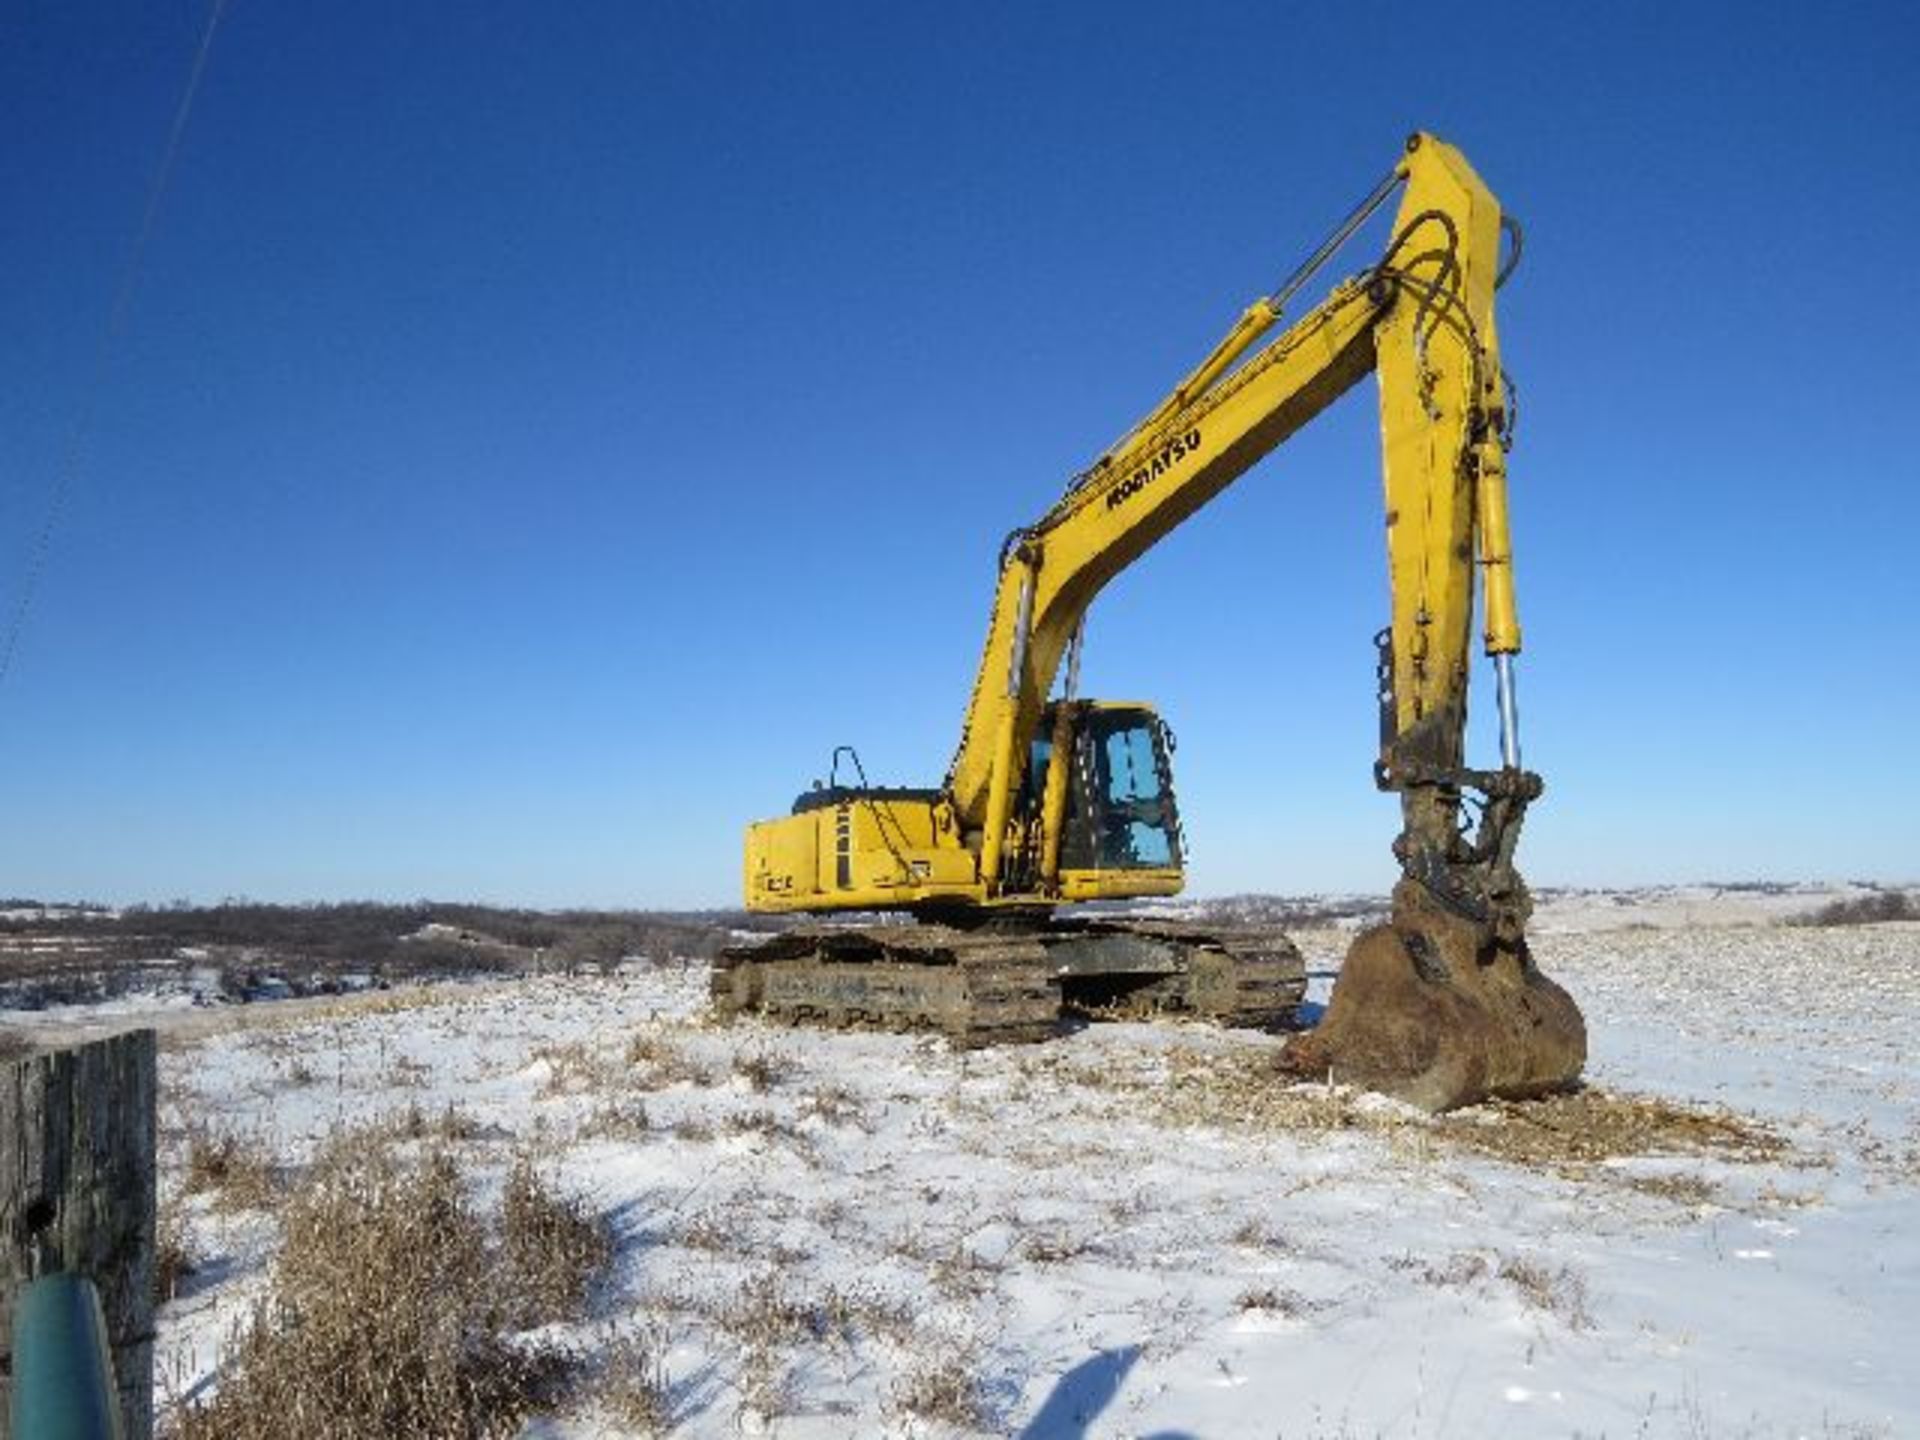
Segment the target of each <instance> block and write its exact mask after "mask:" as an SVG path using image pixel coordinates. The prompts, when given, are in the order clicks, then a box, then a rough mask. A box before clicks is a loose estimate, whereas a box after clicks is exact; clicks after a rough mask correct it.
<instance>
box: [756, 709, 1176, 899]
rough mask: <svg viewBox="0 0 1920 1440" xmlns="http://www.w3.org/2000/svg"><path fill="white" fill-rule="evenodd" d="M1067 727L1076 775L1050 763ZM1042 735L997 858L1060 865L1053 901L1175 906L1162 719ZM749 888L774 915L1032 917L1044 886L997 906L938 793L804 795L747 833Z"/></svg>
mask: <svg viewBox="0 0 1920 1440" xmlns="http://www.w3.org/2000/svg"><path fill="white" fill-rule="evenodd" d="M1062 715H1064V716H1065V717H1066V724H1067V725H1068V727H1069V733H1070V734H1071V735H1072V736H1073V737H1074V738H1073V739H1071V740H1070V741H1069V743H1068V745H1067V747H1066V751H1067V753H1069V754H1072V755H1074V756H1075V758H1076V761H1077V762H1078V763H1076V764H1075V765H1073V766H1071V767H1066V766H1063V767H1055V766H1053V765H1052V764H1051V756H1052V754H1053V753H1054V746H1053V740H1052V737H1053V736H1054V735H1055V734H1056V731H1057V728H1058V726H1059V725H1060V723H1061V717H1062ZM1041 730H1042V733H1043V734H1044V735H1045V736H1046V737H1048V738H1047V740H1046V741H1045V742H1044V743H1043V744H1041V745H1039V746H1037V747H1036V748H1037V749H1038V750H1039V752H1040V753H1039V754H1038V755H1035V756H1030V758H1029V761H1028V769H1027V776H1028V783H1027V784H1026V785H1025V786H1024V788H1023V792H1022V793H1021V794H1020V795H1019V796H1016V797H1015V803H1014V805H1013V806H1012V807H1011V811H1012V818H1011V823H1010V829H1009V834H1008V836H1007V837H1006V838H1005V839H1004V840H1003V843H1002V846H1001V852H1002V854H1003V855H1004V856H1006V857H1007V860H1008V864H1009V866H1010V867H1019V866H1025V867H1027V868H1037V864H1038V860H1039V858H1040V857H1041V856H1043V855H1052V856H1054V857H1056V859H1057V860H1058V864H1057V865H1056V867H1055V870H1054V874H1053V877H1052V879H1051V881H1050V882H1049V883H1048V885H1047V889H1046V893H1047V896H1048V898H1049V899H1050V900H1064V901H1077V900H1128V899H1138V898H1141V897H1145V896H1155V895H1174V894H1178V893H1179V891H1180V887H1181V884H1182V882H1183V878H1184V877H1183V872H1182V869H1181V865H1180V836H1179V825H1178V818H1177V812H1176V811H1175V809H1174V803H1173V795H1172V782H1171V775H1170V766H1169V764H1168V758H1169V756H1168V751H1169V748H1170V747H1169V746H1168V744H1167V742H1166V740H1165V738H1164V737H1165V728H1164V727H1163V726H1162V725H1161V724H1160V721H1159V717H1158V716H1157V715H1155V714H1154V713H1153V711H1152V710H1151V709H1150V708H1149V707H1147V706H1145V705H1141V704H1136V703H1118V702H1113V701H1081V702H1076V703H1071V704H1061V705H1056V706H1050V707H1048V709H1047V710H1046V711H1045V712H1044V716H1043V724H1042V727H1041ZM1129 761H1131V762H1133V763H1131V764H1129V763H1128V762H1129ZM1052 777H1058V781H1059V783H1058V786H1057V787H1055V788H1057V791H1058V793H1057V794H1055V795H1054V796H1053V797H1052V801H1051V808H1050V806H1049V786H1048V783H1047V782H1048V780H1049V778H1052ZM1116 795H1117V797H1118V798H1117V799H1116ZM1120 807H1124V808H1120ZM1049 826H1051V832H1049ZM1049 833H1051V834H1052V835H1053V836H1054V837H1055V838H1054V839H1053V840H1051V841H1049V840H1048V838H1047V837H1048V835H1049ZM745 878H746V895H747V904H748V907H749V908H750V909H754V910H761V911H775V912H778V911H789V912H792V911H810V910H889V909H917V910H926V911H940V910H951V909H955V908H974V907H1011V906H1031V905H1032V904H1033V903H1034V898H1035V896H1036V894H1037V893H1038V892H1037V889H1036V888H1035V887H1036V886H1037V884H1038V881H1037V878H1035V877H1029V878H1028V880H1027V881H1026V882H1025V883H1019V882H1016V883H1013V884H1011V885H1009V886H1006V887H1003V889H1002V892H1001V893H1000V894H997V895H993V894H989V893H988V887H987V885H986V884H985V882H984V881H983V880H982V878H981V873H980V856H979V850H978V846H977V844H975V845H969V844H968V843H967V839H966V836H965V832H964V831H963V829H962V826H961V823H960V819H959V816H958V813H957V812H956V811H955V809H954V806H953V802H952V801H951V800H950V799H949V798H948V797H947V796H946V795H945V794H944V793H943V792H942V791H939V790H890V789H874V788H869V787H853V786H841V785H823V786H820V787H818V788H816V789H814V790H811V791H808V792H807V793H806V794H804V795H802V796H800V797H799V799H797V800H796V801H795V802H794V805H793V813H791V814H789V815H783V816H780V817H779V818H777V819H773V820H762V821H759V822H758V823H756V824H754V825H751V826H749V827H748V830H747V863H746V877H745Z"/></svg>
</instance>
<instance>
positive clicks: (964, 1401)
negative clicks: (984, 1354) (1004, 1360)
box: [887, 1346, 993, 1430]
mask: <svg viewBox="0 0 1920 1440" xmlns="http://www.w3.org/2000/svg"><path fill="white" fill-rule="evenodd" d="M887 1401H888V1409H889V1410H890V1411H891V1412H892V1414H893V1416H894V1418H895V1419H896V1420H907V1419H911V1420H917V1421H920V1422H922V1423H932V1424H936V1425H948V1426H952V1427H953V1428H954V1429H956V1430H989V1429H991V1428H992V1425H991V1421H992V1419H993V1415H992V1411H991V1407H990V1406H989V1405H988V1404H987V1397H986V1391H985V1387H984V1386H983V1385H982V1384H981V1381H980V1375H979V1370H978V1364H977V1357H976V1356H975V1355H974V1354H973V1353H972V1351H971V1349H970V1347H966V1346H961V1347H958V1348H957V1349H949V1350H947V1351H945V1352H944V1353H942V1354H940V1355H938V1356H934V1357H930V1358H922V1359H919V1360H916V1361H915V1362H914V1364H913V1365H912V1366H911V1367H910V1368H909V1369H908V1370H907V1371H906V1372H905V1373H904V1374H902V1375H901V1376H900V1378H899V1379H898V1380H896V1381H895V1382H894V1384H893V1388H892V1389H891V1390H890V1391H889V1392H888V1395H887Z"/></svg>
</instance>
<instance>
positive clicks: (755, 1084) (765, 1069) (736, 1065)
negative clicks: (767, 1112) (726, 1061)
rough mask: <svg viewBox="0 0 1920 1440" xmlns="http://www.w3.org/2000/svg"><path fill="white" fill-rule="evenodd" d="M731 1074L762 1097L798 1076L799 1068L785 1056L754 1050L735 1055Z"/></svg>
mask: <svg viewBox="0 0 1920 1440" xmlns="http://www.w3.org/2000/svg"><path fill="white" fill-rule="evenodd" d="M733 1073H734V1074H735V1075H736V1076H738V1077H739V1078H740V1079H742V1080H744V1081H746V1082H747V1088H748V1089H750V1090H752V1091H753V1092H754V1093H755V1094H759V1095H764V1094H766V1093H767V1092H768V1091H769V1090H772V1089H774V1088H776V1087H777V1086H780V1085H783V1084H785V1083H786V1082H787V1081H789V1080H791V1079H792V1078H793V1077H794V1076H795V1075H797V1074H799V1073H800V1067H799V1065H798V1064H796V1063H795V1062H794V1061H793V1060H792V1059H790V1058H789V1057H787V1056H784V1055H775V1054H773V1053H771V1052H770V1051H766V1050H756V1051H752V1052H742V1053H739V1054H736V1055H735V1056H734V1057H733Z"/></svg>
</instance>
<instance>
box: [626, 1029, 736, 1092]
mask: <svg viewBox="0 0 1920 1440" xmlns="http://www.w3.org/2000/svg"><path fill="white" fill-rule="evenodd" d="M627 1064H628V1065H629V1066H631V1067H632V1068H633V1069H635V1070H638V1071H639V1072H640V1081H641V1083H642V1084H644V1085H646V1086H648V1087H650V1088H652V1089H656V1090H664V1089H666V1088H667V1087H668V1086H670V1085H692V1086H694V1087H696V1088H700V1089H705V1088H707V1087H710V1086H712V1085H715V1084H717V1083H718V1082H719V1079H720V1076H719V1074H718V1073H717V1072H716V1071H715V1069H714V1068H713V1067H712V1066H710V1065H708V1064H706V1063H705V1062H703V1061H701V1060H698V1059H696V1058H694V1057H693V1056H692V1055H689V1054H688V1053H687V1049H686V1046H685V1045H684V1044H683V1043H682V1042H681V1041H680V1040H679V1039H677V1038H676V1037H673V1036H670V1035H667V1034H664V1033H663V1032H661V1031H660V1030H658V1029H652V1030H640V1031H636V1032H635V1034H634V1036H633V1038H632V1039H631V1040H629V1041H628V1042H627Z"/></svg>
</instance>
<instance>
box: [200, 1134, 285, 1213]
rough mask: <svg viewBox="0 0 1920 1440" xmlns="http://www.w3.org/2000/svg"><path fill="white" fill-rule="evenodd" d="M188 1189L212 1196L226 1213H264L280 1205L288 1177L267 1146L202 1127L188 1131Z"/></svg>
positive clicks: (235, 1135)
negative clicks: (251, 1211)
mask: <svg viewBox="0 0 1920 1440" xmlns="http://www.w3.org/2000/svg"><path fill="white" fill-rule="evenodd" d="M185 1164H186V1178H185V1190H186V1193H187V1194H189V1195H202V1194H204V1195H211V1196H212V1197H213V1199H214V1203H215V1204H216V1205H218V1206H219V1207H220V1208H221V1209H223V1210H265V1209H268V1208H270V1207H272V1206H273V1205H275V1204H277V1203H278V1202H279V1200H280V1197H281V1195H282V1193H283V1192H284V1191H285V1188H286V1176H285V1174H284V1172H283V1171H282V1169H281V1167H280V1166H279V1165H278V1164H276V1163H275V1161H274V1159H273V1157H272V1156H271V1155H269V1154H268V1153H267V1151H266V1149H265V1147H264V1146H262V1145H261V1144H260V1143H259V1142H258V1141H255V1140H250V1139H247V1138H245V1137H243V1136H240V1135H237V1134H234V1133H233V1132H231V1131H229V1132H217V1131H213V1130H209V1129H207V1128H206V1127H205V1126H202V1125H190V1126H188V1127H187V1131H186V1157H185Z"/></svg>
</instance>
